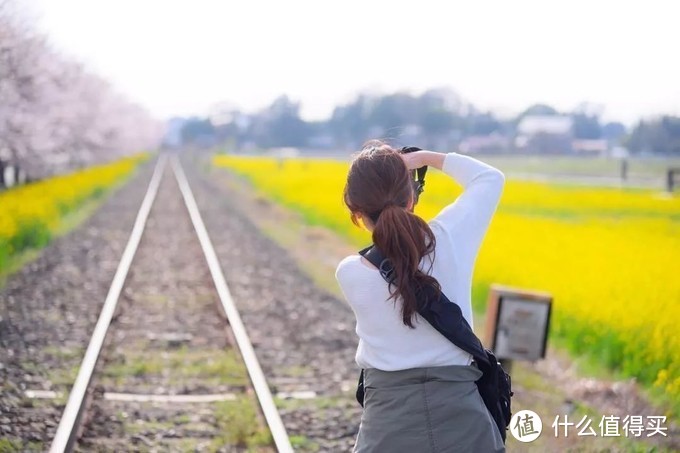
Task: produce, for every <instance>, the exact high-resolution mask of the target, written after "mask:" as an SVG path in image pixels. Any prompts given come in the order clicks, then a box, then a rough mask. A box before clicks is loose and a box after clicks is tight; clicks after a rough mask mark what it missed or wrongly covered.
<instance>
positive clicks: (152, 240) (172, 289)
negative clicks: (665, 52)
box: [50, 154, 292, 452]
mask: <svg viewBox="0 0 680 453" xmlns="http://www.w3.org/2000/svg"><path fill="white" fill-rule="evenodd" d="M253 445H254V446H255V447H256V448H259V449H261V451H274V449H275V450H276V451H279V452H291V451H292V447H291V444H290V441H289V439H288V435H287V433H286V430H285V428H284V426H283V423H282V422H281V418H280V417H279V414H278V411H277V409H276V406H275V405H274V401H273V398H272V395H271V393H270V390H269V386H268V385H267V382H266V380H265V377H264V375H263V373H262V370H261V367H260V365H259V363H258V361H257V358H256V356H255V353H254V351H253V347H252V345H251V343H250V340H249V338H248V335H247V332H246V330H245V328H244V326H243V323H242V322H241V318H240V316H239V313H238V311H237V310H236V308H235V305H234V303H233V300H232V297H231V294H230V292H229V288H228V286H227V284H226V281H225V278H224V275H223V274H222V270H221V266H220V263H219V261H218V258H217V255H216V254H215V251H214V249H213V247H212V244H211V241H210V238H209V236H208V232H207V230H206V228H205V225H204V223H203V221H202V219H201V214H200V212H199V210H198V207H197V205H196V201H195V200H194V197H193V194H192V191H191V188H190V187H189V183H188V181H187V179H186V177H185V175H184V171H183V169H182V167H181V165H180V163H179V160H178V159H177V157H176V156H170V155H164V154H163V155H161V156H160V157H159V158H158V161H157V163H156V167H155V170H154V173H153V176H152V178H151V181H150V183H149V186H148V189H147V192H146V195H145V197H144V200H143V202H142V204H141V207H140V209H139V212H138V214H137V218H136V220H135V223H134V227H133V230H132V233H131V235H130V238H129V241H128V243H127V246H126V248H125V251H124V252H123V256H122V258H121V260H120V263H119V265H118V268H117V271H116V273H115V275H114V278H113V281H112V284H111V287H110V289H109V292H108V295H107V297H106V300H105V302H104V306H103V308H102V311H101V314H100V316H99V319H98V321H97V324H96V326H95V329H94V332H93V334H92V337H91V340H90V343H89V345H88V348H87V350H86V352H85V356H84V358H83V360H82V363H81V365H80V368H79V370H78V374H77V377H76V379H75V382H74V385H73V387H72V389H71V392H70V394H69V398H68V401H67V404H66V407H65V408H64V411H63V414H62V417H61V420H60V422H59V426H58V429H57V432H56V435H55V437H54V440H53V442H52V445H51V449H50V451H51V452H63V451H72V450H78V451H102V450H104V451H120V450H121V449H124V450H157V451H168V450H196V449H214V450H216V451H239V450H241V449H245V448H246V447H252V446H253Z"/></svg>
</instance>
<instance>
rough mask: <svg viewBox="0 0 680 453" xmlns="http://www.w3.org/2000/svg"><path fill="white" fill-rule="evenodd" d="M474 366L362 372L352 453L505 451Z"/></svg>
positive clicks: (368, 370) (479, 372) (478, 374)
mask: <svg viewBox="0 0 680 453" xmlns="http://www.w3.org/2000/svg"><path fill="white" fill-rule="evenodd" d="M481 376H482V372H481V371H480V370H479V369H478V368H477V365H475V364H474V363H473V364H472V365H469V366H466V365H450V366H443V367H430V368H413V369H409V370H401V371H381V370H377V369H374V368H368V369H366V370H364V388H365V393H364V412H363V415H362V416H361V425H360V427H359V434H358V435H357V440H356V444H355V446H354V452H356V453H369V452H370V453H382V452H385V453H395V452H396V453H399V452H404V453H435V452H436V453H441V452H475V453H484V452H504V451H505V446H504V445H503V440H502V438H501V435H500V433H499V432H498V428H497V426H496V423H495V422H494V420H493V418H492V417H491V415H490V414H489V411H488V410H487V409H486V406H485V405H484V401H483V400H482V397H481V396H480V395H479V391H478V390H477V385H476V384H475V381H476V380H477V379H479V378H480V377H481Z"/></svg>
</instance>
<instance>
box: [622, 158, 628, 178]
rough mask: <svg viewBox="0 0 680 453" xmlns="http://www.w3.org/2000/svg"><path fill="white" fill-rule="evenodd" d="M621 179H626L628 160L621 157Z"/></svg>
mask: <svg viewBox="0 0 680 453" xmlns="http://www.w3.org/2000/svg"><path fill="white" fill-rule="evenodd" d="M621 179H622V180H624V181H625V180H626V179H628V160H627V159H622V160H621Z"/></svg>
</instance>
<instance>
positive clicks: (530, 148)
mask: <svg viewBox="0 0 680 453" xmlns="http://www.w3.org/2000/svg"><path fill="white" fill-rule="evenodd" d="M572 127H573V120H572V119H571V117H569V116H565V115H527V116H525V117H524V118H522V120H521V121H520V122H519V124H518V125H517V136H516V137H515V148H516V149H518V150H521V151H526V152H533V153H542V154H564V153H571V152H573V148H572Z"/></svg>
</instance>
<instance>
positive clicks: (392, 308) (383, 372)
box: [336, 141, 505, 453]
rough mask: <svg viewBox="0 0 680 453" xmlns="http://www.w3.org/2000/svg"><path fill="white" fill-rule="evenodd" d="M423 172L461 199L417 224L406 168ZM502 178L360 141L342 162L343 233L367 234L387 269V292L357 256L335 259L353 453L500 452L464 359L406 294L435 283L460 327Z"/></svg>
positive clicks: (490, 170)
mask: <svg viewBox="0 0 680 453" xmlns="http://www.w3.org/2000/svg"><path fill="white" fill-rule="evenodd" d="M422 166H428V167H434V168H437V169H439V170H441V171H443V172H444V173H445V174H447V175H449V176H450V177H451V178H453V179H454V180H455V181H457V182H458V183H459V184H461V185H462V186H463V188H464V189H465V190H464V192H463V193H462V194H461V195H460V196H459V197H458V198H457V199H456V200H455V201H453V202H452V203H451V204H449V205H448V206H446V207H445V208H444V209H442V210H441V212H439V214H438V215H437V216H436V217H435V218H434V219H432V220H431V221H430V222H429V223H427V222H425V221H424V220H423V219H421V218H420V217H418V216H417V215H415V214H414V213H413V207H414V205H415V202H416V201H417V198H415V194H414V187H413V178H412V176H411V170H414V169H417V168H420V167H422ZM504 182H505V177H504V175H503V173H501V172H500V171H499V170H497V169H496V168H494V167H491V166H489V165H487V164H485V163H483V162H480V161H478V160H476V159H473V158H471V157H469V156H463V155H461V154H458V153H455V152H452V153H449V154H441V153H435V152H431V151H416V152H413V153H409V154H400V153H399V152H397V151H396V150H394V149H393V148H391V147H390V146H388V145H387V144H385V143H383V142H380V141H371V142H368V143H367V144H366V145H365V146H364V148H363V150H362V151H361V152H360V153H359V154H358V155H356V156H355V158H354V160H353V161H352V164H351V167H350V170H349V174H348V176H347V184H346V186H345V191H344V201H345V204H346V205H347V207H348V208H349V210H350V213H351V219H352V222H354V224H356V225H357V226H359V221H361V222H362V223H363V224H364V226H365V227H366V228H367V229H368V230H369V231H371V232H372V235H373V242H374V244H375V245H376V246H377V247H378V248H379V249H380V250H381V251H382V252H383V254H384V255H385V256H386V257H387V258H388V259H389V260H390V262H391V263H392V265H393V267H394V272H395V275H396V281H395V284H394V285H391V288H388V285H387V283H386V282H385V281H384V280H383V278H382V276H381V274H380V272H379V271H378V269H377V268H375V267H374V266H373V265H372V264H371V263H370V262H368V261H367V260H366V259H365V258H363V257H362V256H361V255H351V256H348V257H346V258H345V259H343V260H342V261H341V262H340V264H339V265H338V267H337V270H336V279H337V280H338V283H339V285H340V287H341V289H342V292H343V294H344V296H345V298H346V299H347V302H348V303H349V305H350V306H351V307H352V310H353V311H354V314H355V316H356V321H357V324H356V332H357V334H358V336H359V347H358V349H357V353H356V361H357V364H358V365H359V366H360V367H361V368H363V369H364V388H365V397H364V412H363V415H362V417H361V425H360V428H359V434H358V436H357V440H356V445H355V449H354V451H355V452H359V453H365V452H378V453H382V452H386V453H394V452H408V453H412V452H413V453H424V452H475V453H478V452H496V451H505V448H504V445H503V441H502V438H501V435H500V433H499V432H498V428H497V427H496V424H495V423H494V421H493V419H492V418H491V416H490V415H489V412H488V411H487V409H486V406H485V405H484V402H483V400H482V398H481V396H480V395H479V391H478V390H477V386H476V384H475V381H476V380H477V379H479V377H480V376H481V375H482V372H481V371H480V370H479V369H478V368H477V367H476V365H475V364H474V362H472V356H471V355H470V354H468V353H466V352H464V351H463V350H462V349H460V348H458V347H457V346H455V345H454V344H453V343H451V342H450V341H449V340H447V339H446V338H445V337H444V336H442V335H441V334H440V333H439V332H437V331H436V330H435V329H434V328H433V327H432V326H430V325H429V324H428V323H427V321H425V320H423V319H422V318H419V317H418V315H417V301H416V298H415V291H414V288H415V287H417V286H418V285H423V284H434V285H439V287H440V289H441V290H442V291H443V292H444V294H445V295H446V296H447V297H448V298H449V299H450V300H451V301H452V302H455V303H457V304H458V305H460V307H461V310H462V312H463V315H464V316H465V318H466V319H467V321H468V322H469V323H470V325H472V307H471V301H470V294H471V285H472V273H473V272H472V271H473V267H474V263H475V259H476V256H477V252H478V250H479V247H480V244H481V242H482V239H483V238H484V235H485V233H486V230H487V228H488V226H489V222H490V221H491V217H492V216H493V214H494V212H495V210H496V207H497V205H498V201H499V199H500V196H501V193H502V190H503V185H504Z"/></svg>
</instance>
